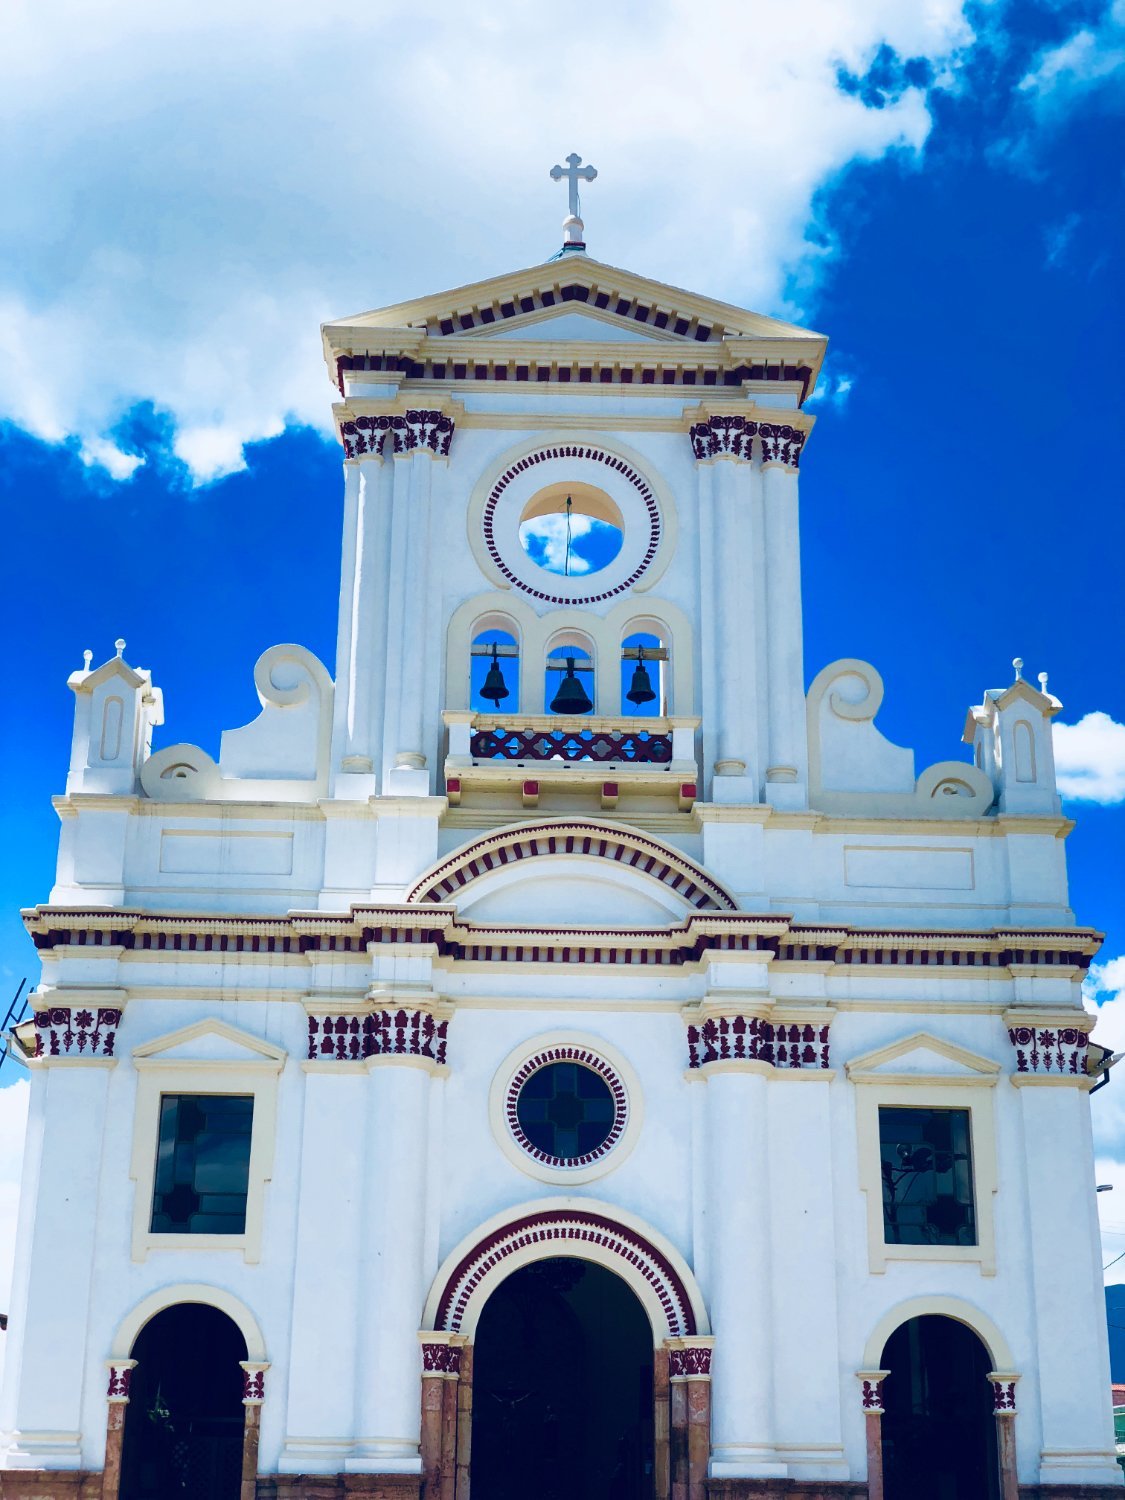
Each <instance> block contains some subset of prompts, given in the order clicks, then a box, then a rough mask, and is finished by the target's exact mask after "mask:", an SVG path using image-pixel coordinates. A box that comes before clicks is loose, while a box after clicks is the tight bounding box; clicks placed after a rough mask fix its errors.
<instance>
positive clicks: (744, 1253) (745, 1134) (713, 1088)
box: [704, 1062, 785, 1478]
mask: <svg viewBox="0 0 1125 1500" xmlns="http://www.w3.org/2000/svg"><path fill="white" fill-rule="evenodd" d="M767 1067H768V1065H767V1064H764V1063H754V1062H743V1063H711V1064H708V1065H707V1067H706V1069H705V1071H706V1073H707V1075H708V1077H707V1085H706V1087H707V1106H706V1114H707V1143H706V1162H707V1165H706V1207H705V1210H704V1220H705V1225H706V1238H707V1274H708V1279H709V1282H710V1306H711V1331H712V1333H713V1334H714V1336H715V1354H714V1360H713V1363H712V1393H711V1454H712V1459H711V1473H712V1474H713V1475H714V1476H715V1477H716V1478H726V1477H756V1478H763V1477H769V1476H776V1475H783V1474H784V1473H785V1467H784V1465H783V1464H779V1463H778V1461H777V1456H776V1450H775V1447H774V1442H775V1437H774V1388H773V1387H774V1374H773V1309H772V1297H771V1295H770V1239H769V1233H770V1231H769V1222H770V1214H769V1173H768V1165H769V1147H768V1137H767V1117H766V1106H767V1096H766V1091H767V1088H768V1086H769V1085H768V1083H767V1080H766V1078H765V1076H763V1075H764V1073H765V1071H766V1069H767Z"/></svg>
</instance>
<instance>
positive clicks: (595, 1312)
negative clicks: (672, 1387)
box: [470, 1256, 653, 1500]
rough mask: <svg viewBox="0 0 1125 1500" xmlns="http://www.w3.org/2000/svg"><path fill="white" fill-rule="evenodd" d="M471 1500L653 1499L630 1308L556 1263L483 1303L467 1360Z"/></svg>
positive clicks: (606, 1282) (526, 1273)
mask: <svg viewBox="0 0 1125 1500" xmlns="http://www.w3.org/2000/svg"><path fill="white" fill-rule="evenodd" d="M470 1474H471V1493H472V1496H473V1500H524V1497H525V1496H527V1495H535V1496H537V1497H538V1500H573V1497H574V1496H577V1495H581V1496H582V1497H583V1500H652V1496H653V1340H652V1328H651V1326H650V1324H649V1320H648V1317H647V1315H646V1314H645V1311H644V1309H643V1308H642V1307H641V1304H640V1303H639V1302H638V1300H637V1298H636V1297H635V1296H634V1295H633V1293H632V1292H631V1291H630V1290H629V1288H628V1287H627V1286H626V1284H625V1283H624V1281H622V1280H621V1278H620V1277H619V1276H616V1275H615V1274H614V1273H613V1272H612V1271H610V1270H607V1269H606V1267H604V1266H601V1265H598V1264H596V1263H594V1262H592V1261H587V1260H577V1259H573V1258H570V1257H563V1256H559V1257H555V1258H552V1259H550V1260H540V1261H535V1262H533V1263H532V1264H531V1265H526V1266H523V1267H521V1268H520V1269H519V1270H517V1271H514V1272H513V1273H512V1274H511V1275H510V1276H508V1277H507V1278H506V1279H505V1280H504V1281H503V1282H501V1283H500V1285H499V1286H498V1287H497V1288H496V1290H495V1291H494V1292H493V1293H492V1295H491V1296H490V1297H489V1299H488V1301H487V1302H486V1303H485V1306H484V1310H483V1312H482V1313H481V1317H480V1321H479V1323H478V1325H477V1334H476V1342H475V1345H474V1350H473V1403H472V1436H471V1446H470Z"/></svg>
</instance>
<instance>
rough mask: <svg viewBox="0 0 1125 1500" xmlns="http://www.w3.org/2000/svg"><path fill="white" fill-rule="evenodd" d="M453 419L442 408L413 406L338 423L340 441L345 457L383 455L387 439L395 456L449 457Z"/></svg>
mask: <svg viewBox="0 0 1125 1500" xmlns="http://www.w3.org/2000/svg"><path fill="white" fill-rule="evenodd" d="M454 425H455V424H454V421H453V418H452V417H450V416H447V415H446V414H445V413H444V412H441V411H419V410H416V409H414V408H413V407H411V408H409V409H408V410H407V411H405V412H403V413H402V414H401V415H393V416H363V417H356V418H355V420H354V421H344V422H341V424H340V441H341V442H342V443H343V445H344V454H345V456H346V457H348V458H362V457H363V456H364V454H377V455H378V454H382V453H383V452H384V445H385V443H386V441H387V438H388V437H389V438H390V442H391V448H392V452H393V453H394V454H395V456H396V457H400V456H402V455H403V454H408V453H417V452H429V453H433V454H434V455H435V456H436V457H438V458H448V457H449V445H450V443H451V442H452V441H453V430H454Z"/></svg>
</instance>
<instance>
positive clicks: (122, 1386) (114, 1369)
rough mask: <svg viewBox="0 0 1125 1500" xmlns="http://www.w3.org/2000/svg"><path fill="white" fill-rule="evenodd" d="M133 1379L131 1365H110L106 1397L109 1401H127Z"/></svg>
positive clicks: (130, 1363)
mask: <svg viewBox="0 0 1125 1500" xmlns="http://www.w3.org/2000/svg"><path fill="white" fill-rule="evenodd" d="M132 1379H133V1363H132V1361H130V1362H129V1363H128V1364H121V1365H110V1367H109V1386H108V1388H107V1390H106V1395H107V1396H108V1397H109V1399H110V1400H111V1401H128V1399H129V1386H130V1384H131V1383H132Z"/></svg>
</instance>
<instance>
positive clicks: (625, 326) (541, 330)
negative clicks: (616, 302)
mask: <svg viewBox="0 0 1125 1500" xmlns="http://www.w3.org/2000/svg"><path fill="white" fill-rule="evenodd" d="M465 337H467V338H471V339H474V340H481V341H483V340H485V339H502V340H504V341H505V342H513V343H514V342H520V343H523V342H527V343H531V342H535V343H570V344H606V343H611V344H652V343H654V342H656V341H662V342H666V341H667V340H668V339H669V338H671V339H672V340H673V341H674V340H676V339H677V338H679V339H680V340H681V341H682V342H684V343H690V342H691V340H690V339H688V338H687V337H686V336H685V335H683V334H669V333H668V332H667V330H665V331H664V332H661V331H660V330H659V329H657V328H638V327H637V326H636V325H634V324H632V323H629V322H627V321H626V320H625V319H624V318H619V317H615V316H614V314H613V313H607V312H600V311H595V312H586V311H583V312H571V311H567V310H566V309H564V310H562V311H559V312H556V311H555V310H554V309H553V308H550V309H548V310H546V311H542V310H540V311H539V312H532V313H524V314H522V315H521V316H519V317H515V318H512V319H510V320H509V321H507V322H505V323H504V324H503V326H502V327H498V326H497V325H496V324H495V323H493V324H492V325H491V326H488V327H484V328H474V329H473V331H472V333H469V334H466V335H465Z"/></svg>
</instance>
